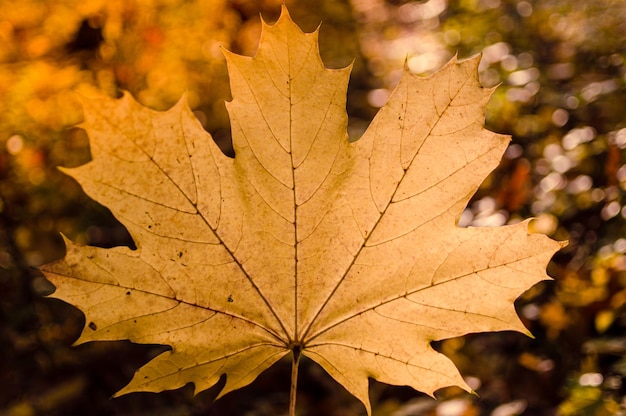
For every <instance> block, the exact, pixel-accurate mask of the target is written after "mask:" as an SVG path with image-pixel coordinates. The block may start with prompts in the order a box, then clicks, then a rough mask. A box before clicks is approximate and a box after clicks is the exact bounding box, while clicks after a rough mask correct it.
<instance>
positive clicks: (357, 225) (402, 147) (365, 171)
mask: <svg viewBox="0 0 626 416" xmlns="http://www.w3.org/2000/svg"><path fill="white" fill-rule="evenodd" d="M226 59H227V64H228V69H229V74H230V81H231V90H232V96H233V100H232V101H231V102H229V103H227V108H228V111H229V115H230V120H231V126H232V136H233V145H234V148H235V152H236V157H235V158H234V159H231V158H228V157H226V156H224V154H223V153H222V152H221V151H220V150H219V148H218V147H217V146H216V145H215V143H214V142H213V140H212V139H211V137H210V136H209V135H208V134H207V133H206V132H205V131H204V130H203V129H202V127H201V125H200V124H199V122H198V121H197V120H196V119H195V118H194V116H193V114H192V112H191V111H190V109H189V108H188V106H187V105H186V103H185V102H184V100H181V101H180V102H179V103H178V104H177V105H176V106H174V107H173V108H171V109H170V110H168V111H166V112H156V111H152V110H150V109H147V108H145V107H142V106H141V105H139V104H138V103H136V102H135V101H134V100H133V99H132V98H131V97H130V96H129V95H125V96H124V97H123V98H122V99H120V100H112V99H101V100H94V101H89V100H85V102H84V112H85V121H84V123H83V125H82V127H83V128H84V129H85V130H86V131H87V132H88V135H89V138H90V144H91V150H92V158H93V160H92V161H91V162H89V163H88V164H86V165H83V166H81V167H78V168H74V169H64V171H65V172H67V173H68V174H69V175H71V176H72V177H74V178H75V179H76V180H77V181H78V182H79V183H80V184H81V185H82V187H83V189H84V190H85V192H87V194H89V195H90V196H91V197H92V198H94V199H95V200H97V201H99V202H100V203H102V204H103V205H105V206H107V207H108V208H109V209H110V210H111V211H112V212H113V214H114V215H115V216H116V217H117V218H118V219H119V220H120V221H121V222H122V223H123V224H124V225H125V226H126V227H127V229H128V230H129V232H130V234H131V236H132V237H133V239H134V241H135V243H136V246H137V249H136V250H131V249H129V248H126V247H117V248H113V249H102V248H95V247H89V246H79V245H75V244H73V243H71V242H70V241H66V244H67V255H66V257H65V258H64V259H62V260H60V261H58V262H56V263H52V264H49V265H46V266H44V267H43V268H42V270H43V271H44V273H45V275H46V276H47V278H48V279H49V280H50V281H51V282H52V283H53V284H54V285H55V286H56V288H57V290H56V292H55V293H54V294H53V296H54V297H57V298H59V299H62V300H64V301H66V302H68V303H71V304H73V305H75V306H77V307H78V308H80V309H81V310H82V311H83V312H84V313H85V315H86V322H88V323H89V324H87V325H86V326H85V328H84V329H83V332H82V334H81V336H80V338H79V340H78V341H77V342H78V343H82V342H87V341H97V340H121V339H128V340H131V341H133V342H137V343H151V344H165V345H169V346H171V351H167V352H164V353H162V354H161V355H159V356H157V357H156V358H155V359H153V360H152V361H150V362H149V363H147V364H146V365H145V366H143V367H142V368H141V369H139V370H138V371H137V373H136V374H135V377H134V378H133V379H132V381H131V382H130V383H129V384H128V385H127V386H126V387H125V388H124V389H122V390H121V391H120V392H118V393H117V394H118V395H120V394H124V393H129V392H134V391H155V392H156V391H162V390H165V389H175V388H178V387H181V386H183V385H185V384H187V383H189V382H192V383H194V385H195V391H196V392H199V391H202V390H205V389H208V388H209V387H211V386H213V385H214V384H215V383H216V382H217V381H218V380H219V378H220V376H221V375H223V374H226V385H225V386H224V388H223V390H222V392H221V394H220V395H223V394H226V393H228V392H230V391H232V390H235V389H237V388H240V387H243V386H245V385H247V384H249V383H251V382H252V381H253V380H254V379H255V378H256V377H257V376H258V375H259V374H260V373H261V372H263V371H264V370H265V369H267V368H268V367H269V366H271V365H272V364H273V363H275V362H276V361H277V360H279V359H280V358H281V357H283V356H285V355H286V354H288V353H290V352H291V351H296V350H297V351H300V352H301V353H302V354H303V355H305V356H307V357H309V358H311V359H312V360H314V361H316V362H317V363H318V364H320V365H321V366H322V367H323V368H324V369H325V370H326V371H327V372H328V373H329V374H330V375H331V376H332V377H334V378H335V379H336V380H337V381H338V382H339V383H341V384H342V385H343V386H344V387H345V388H346V389H347V390H348V391H350V392H351V393H352V394H353V395H354V396H356V397H357V398H358V399H360V400H361V401H362V402H363V403H364V404H365V406H366V408H367V409H368V412H369V411H370V406H369V397H368V377H372V378H374V379H377V380H379V381H382V382H385V383H389V384H395V385H409V386H412V387H413V388H415V389H417V390H419V391H422V392H425V393H428V394H431V395H432V394H433V392H434V391H435V390H437V389H439V388H441V387H446V386H451V385H456V386H460V387H462V388H464V389H466V390H469V387H468V386H467V385H466V384H465V382H464V381H463V378H462V377H461V376H460V375H459V373H458V370H457V369H456V368H455V366H454V364H453V363H452V362H451V361H450V360H449V359H448V358H446V357H445V356H444V355H443V354H440V353H438V352H436V351H435V350H434V349H433V348H432V347H431V344H430V343H431V341H434V340H441V339H445V338H450V337H457V336H461V335H464V334H467V333H470V332H484V331H502V330H516V331H520V332H525V333H526V332H527V331H526V329H525V327H524V326H523V324H522V323H521V321H520V320H519V318H518V316H517V315H516V312H515V309H514V306H513V302H514V300H515V299H516V298H517V297H518V296H519V295H520V294H521V293H523V292H524V291H525V290H527V289H528V288H530V287H531V286H532V285H534V284H535V283H537V282H539V281H541V280H545V279H548V276H547V275H546V272H545V268H546V265H547V263H548V261H549V260H550V258H551V257H552V255H553V254H554V253H555V251H557V250H558V249H559V248H560V247H561V246H562V243H558V242H555V241H553V240H551V239H549V238H548V237H546V236H544V235H539V234H531V233H530V232H529V230H528V223H527V222H522V223H519V224H515V225H509V226H504V227H489V228H460V227H458V226H457V225H456V222H457V220H458V218H459V216H460V215H461V212H462V210H463V209H464V207H465V206H466V204H467V203H468V201H469V199H470V197H471V196H472V195H473V194H474V192H475V191H476V189H477V188H478V186H479V185H480V183H481V182H482V181H483V180H484V178H485V177H486V176H487V175H488V174H489V172H491V171H492V170H493V169H494V168H495V167H496V166H497V164H498V162H499V160H500V158H501V156H502V154H503V152H504V150H505V148H506V146H507V143H508V141H509V139H508V137H506V136H502V135H499V134H495V133H493V132H490V131H488V130H486V129H485V128H484V108H485V105H486V103H487V101H488V99H489V97H490V95H491V90H488V89H483V88H482V87H481V86H480V85H479V82H478V77H477V66H478V61H479V57H475V58H472V59H469V60H467V61H464V62H457V61H456V60H453V61H452V62H450V63H448V64H447V65H446V66H445V67H444V68H442V69H441V70H440V71H439V72H437V73H436V74H434V75H433V76H431V77H429V78H422V77H418V76H416V75H413V74H411V73H409V72H408V70H406V69H405V71H404V74H403V76H402V79H401V81H400V83H399V85H398V86H397V88H396V89H395V91H394V92H393V94H392V95H391V97H390V98H389V101H388V103H387V104H386V105H385V106H384V107H383V108H382V109H381V110H380V112H379V113H378V115H377V116H376V118H375V119H374V121H373V122H372V123H371V125H370V126H369V128H368V130H367V132H366V133H365V134H364V136H363V137H362V138H360V139H359V140H358V141H356V142H353V143H350V142H349V141H348V138H347V134H346V128H347V116H346V111H345V104H346V88H347V84H348V78H349V72H350V68H344V69H338V70H332V69H326V68H325V67H324V65H323V63H322V61H321V58H320V55H319V52H318V48H317V32H314V33H309V34H306V33H303V32H302V31H300V29H299V28H298V27H297V26H296V25H295V24H294V23H293V22H292V20H291V19H290V17H289V15H288V13H287V12H286V9H283V12H282V14H281V17H280V18H279V20H278V22H277V23H276V24H275V25H273V26H268V25H265V24H264V27H263V31H262V35H261V41H260V46H259V50H258V52H257V54H256V56H255V57H252V58H250V57H243V56H238V55H234V54H231V53H228V52H226Z"/></svg>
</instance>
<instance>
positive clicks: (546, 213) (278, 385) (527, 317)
mask: <svg viewBox="0 0 626 416" xmlns="http://www.w3.org/2000/svg"><path fill="white" fill-rule="evenodd" d="M280 3H282V1H274V0H257V1H252V0H250V1H246V0H236V1H235V0H232V1H225V0H213V1H201V0H189V1H182V0H132V1H127V2H106V1H97V0H81V1H78V0H76V1H72V0H65V1H61V0H46V1H35V0H15V1H9V0H0V357H2V358H0V386H2V387H1V388H0V414H2V415H15V416H18V415H86V414H89V415H144V414H145V415H279V414H286V412H287V406H288V399H289V375H290V363H289V362H280V363H278V364H277V365H275V366H274V367H272V368H271V369H270V370H268V371H267V372H266V373H264V374H263V375H261V376H260V377H259V378H258V379H257V380H256V381H255V382H254V383H252V384H251V385H250V386H248V387H246V388H243V389H241V390H238V391H235V392H233V393H230V394H228V395H226V396H225V397H223V398H221V399H220V400H218V401H216V402H214V398H215V397H216V396H217V394H218V392H219V387H220V386H216V387H215V388H213V389H210V390H208V391H205V392H202V393H200V394H199V395H197V396H196V397H193V388H192V386H190V385H188V386H186V387H184V388H182V389H179V390H175V391H167V392H163V393H159V394H149V393H133V394H129V395H126V396H122V397H120V398H116V399H111V396H112V395H113V394H114V393H115V392H116V391H118V390H119V389H121V388H122V387H123V386H124V385H125V384H126V383H128V381H129V380H130V378H131V377H132V375H133V373H134V371H135V370H136V369H137V368H138V367H140V366H141V365H142V364H144V363H145V362H147V361H149V360H150V359H151V358H152V357H154V356H155V355H157V354H159V353H160V352H162V351H163V350H164V348H165V347H163V346H150V345H149V346H146V345H136V344H131V343H129V342H122V341H120V342H98V343H88V344H84V345H80V346H77V347H72V343H73V342H74V341H75V340H76V339H77V338H78V335H79V333H80V331H81V329H82V327H83V325H84V318H83V316H82V314H81V313H80V312H79V311H78V310H77V309H75V308H73V307H72V306H70V305H67V304H65V303H63V302H60V301H58V300H55V299H48V298H45V295H46V294H48V293H50V292H51V291H52V290H53V287H52V286H51V285H50V284H49V283H48V282H47V281H45V279H44V278H43V276H42V274H41V273H40V272H38V271H37V269H36V268H35V266H37V265H41V264H43V263H46V262H50V261H53V260H55V259H58V258H60V257H62V256H63V255H64V247H63V244H62V239H61V237H60V233H63V234H65V235H66V236H68V238H70V239H71V240H73V241H76V242H79V243H84V244H91V245H97V246H101V247H111V246H115V245H131V244H132V241H131V240H130V237H129V236H128V233H127V232H126V231H125V230H124V229H123V227H122V226H121V225H120V224H119V223H117V221H116V220H115V219H114V218H113V217H112V215H111V214H110V212H109V211H108V210H107V209H106V208H104V207H102V206H100V205H99V204H97V203H96V202H94V201H91V200H90V199H89V198H88V197H87V196H86V195H85V194H84V193H83V192H82V190H81V189H80V187H79V186H78V185H77V184H76V183H75V182H74V181H73V180H72V179H70V178H68V177H67V176H65V175H63V174H62V173H61V172H60V171H58V170H57V169H56V167H57V166H66V167H72V166H78V165H80V164H83V163H86V162H87V161H88V160H89V146H88V139H87V137H86V135H85V133H84V131H82V130H81V129H80V128H79V127H75V125H76V124H77V123H79V122H80V120H81V117H82V115H81V107H80V104H79V102H78V100H77V98H76V94H77V93H80V94H82V95H83V96H87V97H89V96H93V95H94V94H96V92H98V93H105V94H108V95H111V96H118V95H119V94H120V91H122V90H127V91H130V92H131V93H132V94H133V95H134V96H135V97H136V98H137V99H138V100H139V101H140V102H142V103H143V104H144V105H147V106H149V107H151V108H155V109H166V108H169V107H170V106H172V105H173V104H174V103H175V102H176V101H178V99H179V98H180V96H181V95H182V94H183V93H184V92H187V94H188V97H189V102H190V105H191V107H192V109H193V110H194V112H195V114H196V115H197V117H198V119H199V120H200V121H201V122H202V124H203V126H204V127H205V128H206V129H207V130H208V131H209V132H210V133H211V134H212V135H213V137H214V138H215V140H216V141H217V142H218V144H220V146H221V147H222V149H223V150H224V151H225V153H227V154H232V150H231V148H230V144H229V140H230V132H229V124H228V117H227V114H226V111H225V107H224V104H223V103H224V101H225V100H228V99H229V98H230V97H229V89H228V77H227V74H226V68H225V62H224V59H223V57H222V55H221V52H220V49H219V46H220V45H221V46H224V47H225V48H227V49H229V50H232V51H235V52H237V53H242V54H246V55H252V54H254V51H255V50H256V44H257V40H258V35H259V31H260V19H259V16H260V15H262V16H263V17H264V19H265V20H266V21H268V22H272V21H274V20H275V19H276V17H277V15H278V13H279V10H280ZM285 3H286V4H287V6H288V7H289V9H290V13H291V15H292V17H293V19H294V20H295V21H296V23H298V24H299V25H300V26H301V27H302V28H303V29H304V30H305V31H308V32H310V31H312V30H314V29H315V28H316V27H317V26H318V25H319V23H320V22H323V24H322V26H321V29H320V30H321V31H320V50H321V54H322V57H323V59H324V61H325V63H326V65H327V66H329V67H335V68H336V67H341V66H345V65H348V64H350V63H351V62H353V61H354V70H353V73H352V78H351V81H350V87H349V94H348V108H347V110H348V113H349V116H350V125H349V128H350V135H351V138H352V139H357V138H358V137H359V136H360V134H361V133H362V132H363V131H364V129H365V128H366V127H367V125H368V123H369V121H370V120H371V118H372V117H373V116H374V114H375V113H376V111H377V108H378V107H380V106H381V105H383V104H384V102H385V99H386V97H387V96H388V94H389V93H390V91H391V90H392V89H393V87H394V85H395V83H396V82H397V81H398V77H399V74H400V73H401V70H402V66H403V65H404V63H405V61H406V64H407V65H408V66H409V68H410V69H411V70H412V71H414V72H416V73H420V74H423V75H428V74H429V73H432V72H433V71H435V70H436V69H438V68H439V67H441V66H442V65H443V64H444V63H445V62H447V61H448V60H449V59H451V58H452V57H453V56H454V55H455V54H457V55H458V56H459V57H460V58H466V57H469V56H473V55H475V54H477V53H480V52H482V53H483V57H482V61H481V65H480V77H481V82H482V83H483V85H484V86H486V87H492V86H498V87H497V89H496V90H495V93H494V95H493V97H492V99H491V101H490V103H489V105H488V109H487V127H488V128H489V129H491V130H494V131H497V132H501V133H506V134H510V135H512V142H511V145H510V146H509V149H508V150H507V152H506V154H505V156H504V158H503V160H502V163H501V165H500V167H499V168H498V169H497V170H496V171H495V172H494V173H493V174H492V175H491V176H490V177H489V178H487V180H486V181H485V183H484V184H483V186H482V187H481V188H480V190H479V191H478V193H477V194H476V196H475V197H474V199H473V200H472V202H471V203H470V205H469V206H468V208H467V209H466V211H465V213H464V214H463V216H462V218H461V225H462V226H467V225H474V226H497V225H503V224H506V223H512V222H517V221H520V220H521V219H523V218H527V217H534V218H535V221H534V223H533V226H534V229H535V230H536V231H538V232H543V233H546V234H548V235H550V236H551V237H552V238H554V239H557V240H569V242H570V244H569V246H568V247H566V248H565V249H563V250H562V251H561V252H559V253H558V254H557V255H556V256H555V257H554V259H553V261H552V262H551V263H550V265H549V267H548V271H549V274H550V275H551V276H552V277H554V279H555V280H554V281H550V282H542V283H540V284H538V285H536V286H535V287H533V288H532V289H530V290H529V291H528V292H527V293H526V294H524V295H523V296H522V297H521V298H520V299H518V301H517V303H516V306H517V308H518V312H519V314H520V316H521V317H522V319H523V320H524V322H525V324H526V325H527V327H528V328H529V329H530V330H531V331H532V333H533V334H534V336H535V338H534V339H531V338H528V337H525V336H524V335H522V334H518V333H513V332H502V333H489V334H472V335H469V336H466V337H462V338H455V339H451V340H445V341H441V342H438V343H437V345H436V347H437V349H438V350H439V351H441V352H443V353H445V354H446V355H447V356H449V357H450V358H451V359H453V360H454V362H455V363H456V364H457V366H458V367H459V369H460V371H461V374H463V376H464V377H466V378H467V381H468V383H469V384H470V385H471V386H472V387H473V388H474V389H475V390H476V392H477V393H478V395H477V396H474V395H468V394H466V393H464V392H462V391H460V390H459V389H456V388H449V389H442V390H440V391H439V392H437V397H438V399H439V400H437V401H435V400H433V399H431V398H429V397H427V396H425V395H423V394H421V393H418V392H416V391H414V390H412V389H410V388H406V387H395V386H387V385H383V384H381V383H377V382H374V381H372V382H371V391H370V393H371V397H372V405H373V409H374V414H375V415H394V416H408V415H438V416H441V415H446V416H456V415H493V416H504V415H516V414H523V415H555V414H559V415H618V414H626V411H625V410H624V409H625V405H626V400H625V399H624V395H625V394H626V389H625V386H624V385H623V379H624V375H625V374H626V359H625V358H624V356H625V352H626V333H625V328H626V313H625V310H624V305H625V304H626V255H625V253H626V232H625V228H626V208H625V207H624V204H626V200H625V198H624V189H626V165H625V164H624V156H625V150H624V149H625V148H626V111H625V110H626V66H625V65H624V59H625V58H626V3H625V2H623V1H622V0H597V1H594V2H587V1H583V0H522V1H515V0H449V1H446V0H426V1H424V0H422V1H408V0H406V1H405V0H393V1H392V0H387V1H383V0H352V1H347V0H323V1H313V0H293V1H286V2H285ZM301 365H302V367H301V370H300V380H299V396H298V405H299V409H300V414H301V415H362V414H364V409H363V407H362V405H361V404H360V403H359V402H358V401H357V400H356V399H355V398H353V397H351V396H350V395H349V394H348V393H347V392H346V391H345V390H344V389H343V388H342V387H341V386H339V385H338V384H336V383H335V382H334V381H333V379H332V378H331V377H330V376H328V375H327V374H325V373H324V372H323V370H322V369H321V368H320V367H318V366H317V365H316V364H314V363H312V362H310V361H306V360H305V361H304V362H303V363H302V364H301Z"/></svg>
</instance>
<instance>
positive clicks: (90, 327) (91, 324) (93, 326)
mask: <svg viewBox="0 0 626 416" xmlns="http://www.w3.org/2000/svg"><path fill="white" fill-rule="evenodd" d="M87 326H88V327H89V329H91V330H93V331H95V330H96V329H98V327H97V326H96V324H94V323H93V322H89V325H87Z"/></svg>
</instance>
